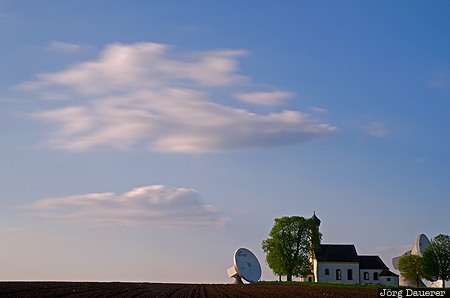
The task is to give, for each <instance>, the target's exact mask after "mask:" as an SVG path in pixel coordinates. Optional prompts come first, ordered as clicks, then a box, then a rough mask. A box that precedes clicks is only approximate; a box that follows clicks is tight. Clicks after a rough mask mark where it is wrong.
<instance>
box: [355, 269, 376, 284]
mask: <svg viewBox="0 0 450 298" xmlns="http://www.w3.org/2000/svg"><path fill="white" fill-rule="evenodd" d="M364 272H368V273H369V279H367V280H366V279H364ZM374 272H376V273H378V275H379V274H380V272H381V270H379V269H361V272H360V274H359V280H360V281H361V283H362V284H379V283H381V282H380V280H379V279H378V280H376V279H373V273H374Z"/></svg>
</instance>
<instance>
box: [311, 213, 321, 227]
mask: <svg viewBox="0 0 450 298" xmlns="http://www.w3.org/2000/svg"><path fill="white" fill-rule="evenodd" d="M311 218H312V219H313V220H314V222H315V223H316V225H317V226H320V219H319V218H318V217H317V216H316V211H314V214H313V216H312V217H311Z"/></svg>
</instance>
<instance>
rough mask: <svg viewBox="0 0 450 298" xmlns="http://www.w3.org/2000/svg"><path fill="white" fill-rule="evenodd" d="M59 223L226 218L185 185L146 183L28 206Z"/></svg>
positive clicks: (217, 221) (216, 222) (183, 222)
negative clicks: (173, 186)
mask: <svg viewBox="0 0 450 298" xmlns="http://www.w3.org/2000/svg"><path fill="white" fill-rule="evenodd" d="M30 207H31V208H32V209H33V210H35V211H36V212H38V214H40V215H42V216H45V217H48V218H50V219H53V220H56V221H58V222H63V223H81V224H88V225H96V226H119V225H120V226H158V227H161V226H179V227H183V226H185V227H190V226H207V227H209V226H223V225H225V224H226V223H227V220H226V219H225V218H223V217H222V215H221V214H220V212H219V211H218V210H217V209H216V208H215V207H214V206H211V205H207V204H205V203H203V202H201V200H200V198H199V194H198V193H197V192H196V191H195V190H193V189H188V188H171V187H167V186H164V185H150V186H144V187H138V188H134V189H132V190H130V191H128V192H126V193H124V194H121V195H117V194H115V193H109V192H106V193H89V194H83V195H74V196H66V197H61V198H50V199H42V200H39V201H37V202H35V203H34V204H32V205H31V206H30Z"/></svg>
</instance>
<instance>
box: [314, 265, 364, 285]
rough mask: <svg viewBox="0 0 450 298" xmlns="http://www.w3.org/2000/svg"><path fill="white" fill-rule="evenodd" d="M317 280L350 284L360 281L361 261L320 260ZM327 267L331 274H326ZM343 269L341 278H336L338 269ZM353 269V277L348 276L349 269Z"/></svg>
mask: <svg viewBox="0 0 450 298" xmlns="http://www.w3.org/2000/svg"><path fill="white" fill-rule="evenodd" d="M315 269H316V270H317V271H315V272H316V274H317V275H316V276H317V281H318V282H341V283H349V284H357V283H359V278H360V276H359V263H340V262H318V264H317V268H315ZM325 269H329V272H330V274H329V275H325ZM337 269H340V270H341V280H337V279H336V270H337ZM348 269H351V270H352V273H353V274H352V275H353V279H352V280H349V279H348V278H347V270H348Z"/></svg>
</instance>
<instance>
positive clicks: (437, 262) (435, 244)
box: [423, 234, 450, 287]
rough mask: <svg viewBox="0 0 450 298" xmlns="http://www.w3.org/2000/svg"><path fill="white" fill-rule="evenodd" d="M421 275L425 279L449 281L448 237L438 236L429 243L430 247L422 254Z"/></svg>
mask: <svg viewBox="0 0 450 298" xmlns="http://www.w3.org/2000/svg"><path fill="white" fill-rule="evenodd" d="M423 273H424V276H425V278H426V279H428V280H433V279H435V278H439V279H441V280H442V287H445V281H446V280H449V279H450V236H448V235H443V234H439V235H437V236H436V237H434V238H433V239H432V240H431V241H430V245H429V246H428V247H427V249H425V251H424V252H423Z"/></svg>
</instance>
